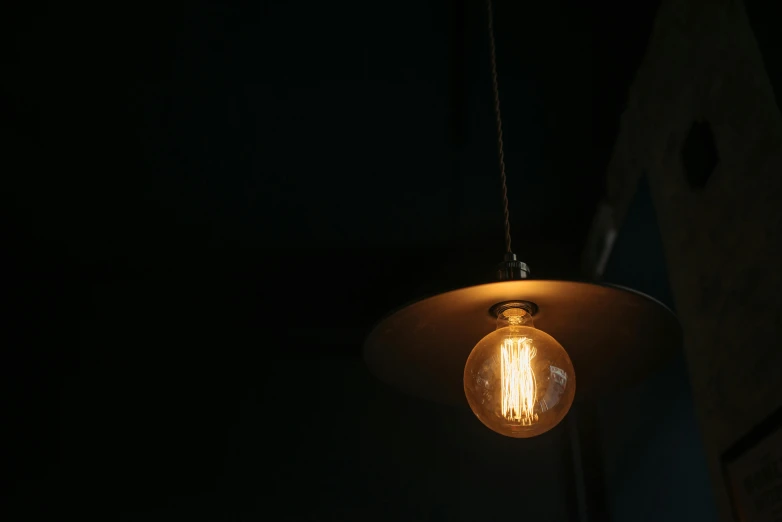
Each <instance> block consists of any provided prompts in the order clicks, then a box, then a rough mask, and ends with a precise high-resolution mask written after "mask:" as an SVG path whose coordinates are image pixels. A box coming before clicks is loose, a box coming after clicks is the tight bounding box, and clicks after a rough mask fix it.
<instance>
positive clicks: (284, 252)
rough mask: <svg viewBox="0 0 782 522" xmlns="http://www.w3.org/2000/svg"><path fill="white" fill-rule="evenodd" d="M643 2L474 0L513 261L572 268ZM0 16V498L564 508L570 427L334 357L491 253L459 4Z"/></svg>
mask: <svg viewBox="0 0 782 522" xmlns="http://www.w3.org/2000/svg"><path fill="white" fill-rule="evenodd" d="M20 4H21V3H20ZM655 7H656V6H655V3H654V2H643V3H640V4H639V3H627V4H620V3H618V2H617V3H610V4H609V3H600V2H598V3H585V2H576V1H560V2H546V3H542V4H529V3H526V2H525V3H522V2H511V1H510V0H498V1H497V2H496V5H495V9H496V17H497V18H496V31H497V46H498V67H499V74H500V91H501V97H502V108H503V115H504V119H505V127H504V129H505V139H506V141H505V144H506V159H507V163H508V189H509V195H510V202H511V203H510V211H511V219H512V224H513V244H514V250H515V251H516V252H517V253H518V254H520V256H521V257H522V259H524V260H525V261H527V262H528V263H529V264H530V265H531V267H532V271H533V275H534V276H536V277H542V278H579V277H581V273H580V266H581V264H580V257H581V252H582V250H583V247H584V242H585V239H586V234H587V231H588V229H589V226H590V223H591V220H592V216H593V215H594V212H595V210H596V208H597V205H598V203H599V201H600V200H601V198H602V196H603V192H604V183H603V179H604V174H605V168H606V165H607V163H608V159H609V157H610V154H611V149H612V145H613V140H614V137H615V135H616V132H617V130H618V121H619V115H620V114H621V111H622V108H623V104H624V98H625V94H626V92H627V89H628V87H629V85H630V82H631V81H632V78H633V73H634V71H635V68H636V67H637V65H638V63H639V62H640V60H641V59H642V57H643V50H644V47H645V44H646V41H647V39H648V36H649V33H650V30H651V24H652V20H653V16H654V12H655ZM3 21H4V22H5V23H6V24H8V27H7V28H6V29H7V30H6V31H5V33H6V34H9V35H11V36H12V41H11V45H10V46H8V47H7V48H6V51H7V52H8V53H9V56H8V59H7V60H5V61H4V72H3V82H2V99H3V111H4V115H3V118H2V123H1V125H2V130H1V131H0V132H2V134H0V139H2V144H3V164H2V165H3V166H2V172H3V176H2V183H3V190H2V192H1V193H0V194H1V195H2V214H3V215H2V227H3V229H2V231H1V232H2V238H3V239H2V248H3V250H2V256H3V260H4V266H6V268H5V270H4V274H5V277H4V278H3V289H2V296H3V298H2V307H3V308H2V313H3V317H4V319H5V322H6V324H7V327H6V328H4V329H3V339H2V341H0V342H1V343H2V359H1V360H0V372H2V374H0V386H2V390H1V391H0V408H1V409H0V416H1V418H2V423H3V426H4V428H3V434H4V437H3V438H4V439H5V442H4V443H3V444H2V450H0V458H1V459H2V461H0V462H1V463H0V465H1V466H2V470H3V471H2V473H0V477H2V483H1V484H0V495H2V505H0V510H2V512H0V514H1V515H2V516H3V519H6V518H7V519H9V520H41V519H43V518H45V517H51V516H55V518H57V517H62V518H64V517H65V516H66V515H70V514H79V515H80V516H92V515H94V516H96V517H101V518H102V519H104V520H171V519H185V518H187V519H190V520H201V519H203V520H254V519H258V518H265V517H270V518H275V519H279V520H370V519H374V520H468V519H476V518H482V519H485V520H497V519H499V518H501V517H505V516H508V515H509V516H512V517H517V518H519V517H520V516H521V515H520V513H522V512H523V513H524V514H525V516H528V517H529V519H530V520H565V519H567V517H571V519H573V520H575V517H576V516H577V513H578V509H579V508H578V502H577V497H578V495H577V489H578V485H577V479H576V476H575V474H574V472H573V470H574V468H578V465H577V462H578V461H579V459H580V457H579V456H578V455H574V453H573V451H572V450H571V444H570V434H569V431H568V430H569V428H568V425H567V424H563V425H561V426H560V427H558V428H557V429H555V430H554V431H553V432H552V433H550V434H549V435H547V436H545V437H540V438H537V439H533V440H530V441H526V442H525V443H524V444H523V445H519V444H518V441H513V440H510V439H505V438H503V437H501V436H499V435H495V434H494V433H492V432H489V431H488V430H485V429H484V428H483V427H482V426H481V425H480V423H479V422H478V421H477V420H476V419H475V418H474V417H473V416H472V415H471V414H470V413H469V411H463V410H455V409H448V408H444V407H441V406H437V405H433V404H428V403H424V402H421V401H418V400H416V399H414V398H408V397H405V396H402V395H399V394H397V393H396V392H395V391H393V390H390V389H387V388H386V387H385V386H383V385H382V384H380V383H378V382H376V381H375V380H374V379H373V378H372V377H371V376H370V375H369V374H368V372H367V371H366V370H365V369H364V367H363V363H362V362H361V358H360V353H361V343H362V340H363V337H364V335H365V334H366V333H367V331H368V330H369V329H370V328H371V327H372V325H373V324H374V322H375V321H376V320H377V319H379V318H380V317H382V315H383V314H384V313H386V312H387V311H388V310H389V309H391V308H394V307H396V306H399V305H400V304H403V303H405V302H407V301H409V300H411V299H414V298H416V297H418V296H420V295H424V294H427V293H431V292H435V291H439V290H443V289H446V288H451V287H457V286H462V285H466V284H471V283H476V282H482V281H487V280H490V278H491V271H492V268H493V266H494V264H495V263H496V262H497V261H498V260H499V259H500V257H501V255H502V253H503V251H502V248H503V243H502V241H503V240H502V234H503V229H502V213H501V212H502V209H501V203H500V183H499V176H498V165H497V159H496V128H495V123H494V115H493V112H492V94H491V83H490V74H489V56H488V36H487V32H486V12H485V5H484V4H483V2H479V1H475V2H472V1H453V2H445V1H442V2H418V1H399V2H343V3H336V4H335V3H327V2H311V1H307V2H276V3H272V2H253V3H247V2H241V3H239V2H203V1H193V2H187V3H184V2H182V3H162V4H153V3H149V4H146V3H132V4H131V3H127V4H121V5H116V4H109V5H99V4H97V3H89V4H87V3H78V2H77V3H49V4H46V3H38V4H34V5H33V4H29V3H24V4H21V5H17V6H14V7H13V8H12V9H11V11H9V12H8V13H7V14H6V15H5V16H4V20H3ZM598 467H599V466H598ZM592 472H594V473H596V475H595V476H597V477H598V478H599V477H600V473H601V472H600V470H599V469H596V470H592ZM520 506H521V507H520ZM525 519H526V518H525Z"/></svg>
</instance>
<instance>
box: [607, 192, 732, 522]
mask: <svg viewBox="0 0 782 522" xmlns="http://www.w3.org/2000/svg"><path fill="white" fill-rule="evenodd" d="M603 279H604V281H605V282H608V283H615V284H620V285H624V286H628V287H631V288H635V289H637V290H640V291H642V292H645V293H646V294H648V295H650V296H652V297H654V298H656V299H658V300H659V301H661V302H663V303H664V304H666V305H667V306H668V307H670V308H671V309H672V310H674V311H675V308H674V305H673V298H672V295H671V290H670V288H669V285H668V274H667V272H666V270H665V259H664V255H663V249H662V242H661V239H660V234H659V230H658V228H657V218H656V215H655V210H654V206H653V204H652V200H651V196H650V193H649V187H648V184H647V182H646V180H645V178H644V179H642V180H641V182H640V183H639V187H638V191H637V193H636V195H635V197H634V199H633V202H632V203H631V206H630V208H629V210H628V213H627V216H626V218H625V221H624V222H623V223H622V226H621V228H620V230H619V234H618V236H617V239H616V242H615V244H614V248H613V251H612V253H611V257H610V258H609V261H608V264H607V266H606V270H605V273H604V274H603ZM598 418H599V424H600V435H601V440H602V444H601V446H602V447H601V451H602V457H603V472H604V478H605V490H606V495H607V497H608V498H607V502H608V511H609V513H610V520H611V522H646V521H649V522H659V521H660V520H665V521H667V522H676V521H687V522H693V521H713V520H717V510H716V507H715V503H714V497H713V493H712V490H711V485H710V482H709V476H708V472H707V466H706V457H705V452H704V449H703V444H702V442H701V433H700V428H699V425H698V423H697V420H696V416H695V408H694V405H693V400H692V391H691V389H690V384H689V377H688V373H687V362H686V360H685V357H684V353H683V352H682V353H679V354H677V355H676V356H675V357H674V358H673V359H672V360H671V361H670V362H669V363H668V364H666V366H665V367H663V368H661V369H660V370H659V371H658V372H656V373H654V374H653V375H651V376H650V377H649V378H647V379H646V380H645V381H643V382H641V383H639V384H638V385H637V386H636V387H635V388H632V389H630V390H627V391H626V393H624V394H623V395H621V396H613V397H610V398H607V399H604V400H603V401H602V402H601V403H600V404H599V407H598Z"/></svg>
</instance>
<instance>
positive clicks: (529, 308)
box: [489, 300, 538, 318]
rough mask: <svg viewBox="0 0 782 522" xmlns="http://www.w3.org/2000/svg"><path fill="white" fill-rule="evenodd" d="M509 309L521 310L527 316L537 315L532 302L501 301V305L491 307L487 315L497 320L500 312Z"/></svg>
mask: <svg viewBox="0 0 782 522" xmlns="http://www.w3.org/2000/svg"><path fill="white" fill-rule="evenodd" d="M511 308H521V309H522V310H525V311H526V312H527V313H528V314H529V315H532V316H534V315H535V314H536V313H538V305H536V304H535V303H533V302H532V301H521V300H519V301H502V302H501V303H497V304H495V305H493V306H492V307H491V308H489V315H491V316H492V317H494V318H497V317H499V316H500V314H501V313H502V312H504V311H505V310H510V309H511Z"/></svg>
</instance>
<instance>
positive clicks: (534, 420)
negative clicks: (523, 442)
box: [464, 308, 576, 438]
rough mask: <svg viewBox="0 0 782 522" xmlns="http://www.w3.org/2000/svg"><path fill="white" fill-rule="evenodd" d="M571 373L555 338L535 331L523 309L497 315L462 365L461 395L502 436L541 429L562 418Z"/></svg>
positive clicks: (569, 398) (573, 377) (571, 393)
mask: <svg viewBox="0 0 782 522" xmlns="http://www.w3.org/2000/svg"><path fill="white" fill-rule="evenodd" d="M575 391H576V374H575V372H574V371H573V363H571V362H570V357H568V354H567V352H566V351H565V349H564V348H562V345H560V344H559V343H558V342H557V341H556V339H554V338H553V337H551V336H550V335H548V334H547V333H546V332H543V331H541V330H538V329H536V328H535V327H534V326H533V324H532V316H531V315H530V314H529V313H528V312H527V311H526V310H524V309H523V308H510V309H507V310H504V311H503V312H501V313H500V314H499V315H498V318H497V329H496V330H495V331H493V332H492V333H490V334H489V335H487V336H486V337H484V338H483V339H481V340H480V341H479V342H478V344H477V345H475V348H473V350H472V352H471V353H470V356H469V357H468V358H467V364H465V366H464V393H465V395H467V402H468V403H469V404H470V408H471V409H472V411H473V413H475V416H476V417H478V419H480V421H481V422H482V423H484V424H485V425H486V426H487V427H488V428H490V429H492V430H494V431H496V432H497V433H500V434H502V435H506V436H508V437H516V438H528V437H534V436H536V435H540V434H541V433H545V432H547V431H548V430H550V429H551V428H553V427H554V426H556V425H557V424H559V422H560V421H561V420H562V419H563V418H564V417H565V415H566V414H567V412H568V410H569V409H570V406H571V404H573V398H574V396H575Z"/></svg>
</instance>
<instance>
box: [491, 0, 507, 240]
mask: <svg viewBox="0 0 782 522" xmlns="http://www.w3.org/2000/svg"><path fill="white" fill-rule="evenodd" d="M486 7H487V8H488V11H489V46H490V50H491V82H492V88H493V90H494V113H495V114H496V115H497V148H498V151H499V156H500V180H501V181H502V204H503V209H504V211H503V214H504V217H505V251H506V252H507V253H509V254H510V253H511V248H510V212H509V211H508V184H507V178H506V176H505V151H504V150H503V146H502V115H501V114H500V88H499V85H498V83H497V51H496V48H495V45H494V8H493V6H492V0H486Z"/></svg>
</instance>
